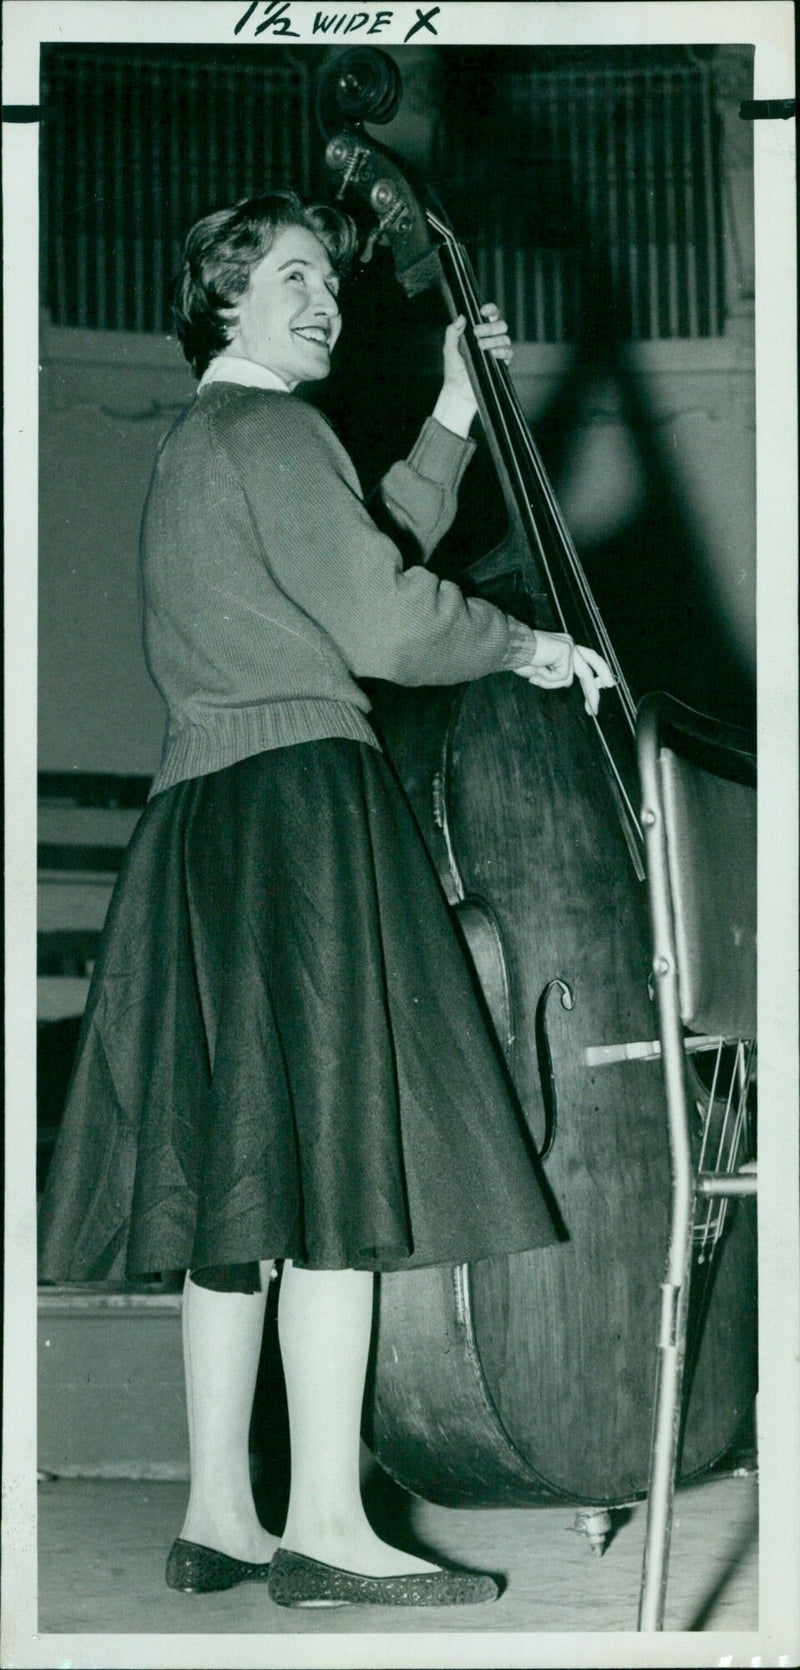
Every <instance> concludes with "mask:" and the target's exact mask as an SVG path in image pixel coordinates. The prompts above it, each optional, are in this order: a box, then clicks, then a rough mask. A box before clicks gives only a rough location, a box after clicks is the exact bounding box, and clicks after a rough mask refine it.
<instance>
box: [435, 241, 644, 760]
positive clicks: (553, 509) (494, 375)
mask: <svg viewBox="0 0 800 1670" xmlns="http://www.w3.org/2000/svg"><path fill="white" fill-rule="evenodd" d="M428 220H429V223H430V225H431V226H432V227H433V229H434V230H435V231H436V232H438V233H439V235H440V236H441V237H442V238H443V239H444V240H445V242H446V245H447V248H448V251H449V253H450V256H451V259H452V261H453V265H454V267H455V269H456V271H457V274H458V277H459V279H460V283H461V291H462V295H463V298H464V301H465V303H466V306H467V312H468V314H469V315H470V323H471V324H472V325H473V326H474V325H476V324H479V323H480V319H481V313H480V303H479V299H478V292H477V285H476V282H475V277H474V274H473V272H472V269H471V266H470V263H469V258H468V256H467V254H466V251H465V250H464V248H463V246H462V245H461V244H460V243H459V242H458V240H457V239H456V238H455V236H454V234H453V233H452V231H451V230H450V229H449V228H448V227H447V226H446V224H445V223H444V222H443V221H441V220H440V219H439V217H438V216H437V215H434V214H433V213H432V212H431V211H430V210H428ZM481 363H482V364H483V362H481ZM476 369H477V370H478V374H479V375H480V366H478V367H477V368H476ZM485 373H486V380H488V381H489V382H490V383H493V384H494V388H493V394H494V399H495V404H496V406H497V411H498V415H499V417H500V419H501V422H502V425H503V430H504V438H505V440H506V443H507V448H508V455H509V461H510V462H511V464H512V465H513V466H514V467H515V468H516V473H517V475H518V477H519V470H518V467H517V466H516V460H515V451H514V444H513V441H512V438H511V434H510V426H509V418H510V421H511V423H512V424H513V427H514V429H515V430H516V433H517V436H518V439H519V440H520V441H521V442H522V445H523V447H524V449H525V452H526V455H527V457H528V460H529V462H530V464H531V467H532V469H533V472H534V475H535V477H536V482H537V486H538V488H539V491H540V494H541V496H542V499H543V501H544V505H545V507H546V510H547V513H548V515H549V518H550V520H551V523H552V525H553V531H554V533H555V534H557V536H558V538H559V539H560V541H561V544H562V546H563V550H564V554H565V556H566V559H567V562H568V564H569V567H570V569H571V573H572V579H573V582H574V584H575V586H576V589H577V591H578V594H579V596H580V600H581V603H582V605H583V608H584V609H585V611H586V614H587V616H588V617H589V622H590V626H591V629H592V630H593V632H594V634H595V637H596V639H597V641H598V643H599V645H600V649H601V653H602V654H603V656H604V658H605V659H606V660H607V661H608V663H609V665H610V666H611V667H612V670H613V671H614V674H615V677H616V678H617V691H618V694H619V697H620V701H621V702H622V705H623V710H624V712H625V717H626V719H627V721H628V723H629V725H630V727H631V730H632V729H633V726H634V723H635V713H636V709H635V704H634V701H633V698H632V696H631V692H630V689H629V687H628V684H627V681H626V679H625V676H624V673H623V671H622V668H621V666H620V663H619V661H618V658H617V655H616V651H615V649H614V646H613V643H612V641H611V639H610V637H609V634H608V631H607V629H606V626H605V623H604V621H603V618H602V616H601V614H600V611H599V609H598V607H597V604H596V603H595V600H594V597H593V595H592V591H591V587H590V586H589V582H588V580H587V577H586V573H585V571H584V569H583V567H582V565H581V562H580V559H579V557H578V553H577V551H576V549H575V545H574V542H573V540H572V536H571V534H570V532H569V528H568V527H567V524H566V522H565V521H564V517H563V514H562V511H561V507H560V505H559V504H558V501H557V499H556V497H555V495H554V493H553V490H552V488H551V486H550V483H549V481H548V479H547V475H546V473H545V470H544V466H543V464H542V461H541V458H540V456H539V453H538V450H537V448H536V446H535V444H534V441H533V438H532V436H531V433H530V430H529V428H528V425H527V424H526V422H525V419H524V416H523V414H522V410H521V408H520V405H519V399H518V396H517V393H516V390H515V388H514V385H513V382H512V381H511V376H510V372H509V370H508V367H507V366H506V365H502V364H499V363H498V362H497V361H496V360H489V361H487V362H485ZM504 406H506V407H508V408H509V412H508V414H507V412H506V411H505V410H504ZM520 488H521V491H522V493H523V495H524V496H525V498H526V500H527V495H526V494H525V488H524V484H523V483H522V481H521V480H520ZM529 508H530V507H529ZM533 533H534V539H535V543H536V545H537V548H538V549H539V552H540V555H541V557H542V561H543V563H544V565H545V569H546V572H547V577H548V580H549V582H550V586H551V589H552V590H553V592H554V602H555V606H556V608H557V610H558V614H559V617H560V619H561V622H562V626H563V628H564V630H565V631H566V630H567V626H566V622H565V620H564V615H563V611H562V610H561V607H560V604H559V602H558V597H557V595H556V594H555V587H554V584H553V576H552V573H551V571H550V567H549V564H548V561H547V555H546V552H545V550H544V548H543V545H542V540H541V537H540V535H539V531H538V529H537V528H536V525H535V521H534V522H533Z"/></svg>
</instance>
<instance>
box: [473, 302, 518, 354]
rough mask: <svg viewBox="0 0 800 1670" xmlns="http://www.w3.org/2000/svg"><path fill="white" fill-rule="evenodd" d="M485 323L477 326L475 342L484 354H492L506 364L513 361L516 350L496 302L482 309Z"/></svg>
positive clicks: (489, 303) (475, 327) (486, 304)
mask: <svg viewBox="0 0 800 1670" xmlns="http://www.w3.org/2000/svg"><path fill="white" fill-rule="evenodd" d="M481 313H482V314H483V323H482V324H479V325H475V326H474V327H473V328H474V332H475V340H476V341H477V342H478V343H479V345H480V347H481V348H482V349H483V352H484V353H486V354H491V355H492V356H493V358H494V359H497V360H505V362H506V364H509V362H510V361H511V360H512V359H513V356H514V349H513V346H512V343H511V337H510V335H509V330H508V325H507V324H506V321H505V319H501V317H500V309H499V307H498V306H497V303H496V302H485V303H484V305H483V307H482V308H481Z"/></svg>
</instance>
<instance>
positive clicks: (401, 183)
mask: <svg viewBox="0 0 800 1670" xmlns="http://www.w3.org/2000/svg"><path fill="white" fill-rule="evenodd" d="M399 96H400V81H399V72H398V70H397V67H396V65H395V63H394V62H393V60H392V59H391V58H389V57H387V56H386V55H385V54H383V53H380V52H378V51H373V50H371V49H367V48H360V49H359V48H357V49H355V50H352V51H349V52H344V53H343V54H341V55H340V57H338V58H337V59H335V60H334V61H333V63H332V64H331V65H330V66H329V67H327V68H326V70H325V71H324V72H323V75H322V78H321V81H320V86H319V96H318V115H319V119H320V126H321V128H322V131H323V135H324V137H325V139H326V141H327V144H326V153H325V155H326V166H327V169H328V172H329V177H330V180H331V184H332V188H333V192H332V194H333V195H334V196H335V197H336V198H337V200H340V201H341V202H342V203H343V206H344V207H349V206H351V204H352V205H353V208H354V211H356V210H358V212H360V214H361V217H362V219H363V217H364V215H366V216H367V218H368V221H369V227H370V233H369V239H368V246H369V248H368V251H367V253H369V251H371V249H372V247H373V246H374V244H375V243H376V241H380V242H381V243H382V244H388V245H389V246H390V249H391V254H392V257H393V261H394V268H395V273H396V277H397V279H398V281H399V283H400V285H401V286H402V287H403V289H404V290H405V292H406V294H407V295H408V296H410V297H415V296H419V295H423V294H425V293H430V292H431V291H433V292H436V293H437V294H438V295H439V297H440V298H441V301H442V304H443V310H446V311H447V313H448V314H449V315H450V317H451V318H452V317H455V316H456V315H458V314H464V315H466V318H467V320H468V326H467V331H466V333H465V340H466V352H467V355H468V363H469V370H470V376H471V379H472V382H473V386H474V389H475V393H476V396H477V400H478V405H479V410H480V415H481V419H482V424H483V429H484V433H485V436H486V440H487V442H488V445H489V449H490V452H491V457H492V462H493V465H494V469H495V471H496V475H497V479H498V481H499V484H500V488H501V490H502V495H503V500H504V505H505V513H506V517H507V527H506V531H505V534H504V536H503V538H502V539H501V540H500V542H499V543H498V544H496V545H495V547H494V548H493V549H492V550H490V551H489V552H488V553H487V554H486V555H484V556H482V557H481V558H480V560H479V561H477V562H476V563H473V564H472V566H471V567H470V569H469V570H468V572H467V573H466V574H464V575H461V576H460V581H461V583H462V584H463V585H464V587H465V589H467V590H471V591H473V592H474V593H476V594H479V595H482V596H485V597H488V598H490V599H491V600H492V601H493V602H495V603H497V604H499V605H500V606H501V607H503V608H504V609H506V610H507V611H508V612H509V613H511V614H514V615H516V616H517V617H519V618H520V619H522V620H524V621H526V622H528V623H529V624H530V625H532V626H533V627H537V626H538V627H540V628H542V629H544V630H556V631H566V632H569V633H570V634H571V635H572V636H573V638H574V639H575V640H576V641H578V642H580V643H583V644H586V645H588V646H590V647H592V648H594V649H595V650H597V651H598V652H599V653H600V654H601V655H602V656H604V658H605V659H606V661H607V662H608V664H609V666H610V667H611V668H612V670H613V672H614V676H615V679H616V685H615V689H614V690H613V692H606V693H605V694H604V697H603V703H602V705H601V711H600V714H599V715H598V717H597V718H592V717H590V716H589V715H587V713H586V712H585V710H584V706H583V700H582V696H581V692H580V689H579V687H578V685H577V683H576V684H575V685H574V686H573V687H572V688H571V689H569V690H561V691H557V692H555V693H553V692H548V694H547V695H546V698H544V699H540V698H541V693H540V692H537V691H535V690H533V689H531V687H530V686H529V685H528V684H527V683H525V682H523V681H522V680H520V679H518V678H515V677H514V675H513V674H510V673H505V674H496V675H493V676H491V677H488V678H483V679H481V680H478V681H476V682H474V683H471V684H468V685H464V686H459V687H455V688H449V689H441V688H440V689H437V690H428V691H422V692H420V691H416V690H415V691H408V692H405V691H400V690H396V689H394V688H393V689H392V690H391V693H390V695H387V694H386V693H384V694H381V693H380V692H378V693H376V695H375V703H374V706H375V711H376V716H377V722H378V726H379V729H380V731H381V735H382V738H383V741H384V743H385V746H386V748H387V751H388V753H389V755H390V758H391V759H392V761H393V763H394V766H395V768H396V770H397V772H398V774H399V776H400V779H401V781H402V783H403V785H404V787H405V790H406V793H407V795H408V797H409V799H410V801H411V803H412V806H413V808H414V811H415V813H416V817H417V820H418V823H419V826H420V829H421V831H422V834H423V837H424V839H425V841H426V843H427V845H428V848H429V850H430V852H431V854H432V856H433V859H434V861H435V863H436V865H437V868H438V871H439V875H440V879H441V882H442V886H443V888H444V891H445V893H446V895H447V898H448V900H449V902H450V905H451V907H452V911H453V913H454V916H455V918H456V919H457V922H458V926H459V931H460V933H461V935H462V937H463V940H464V943H465V949H466V950H467V952H468V953H469V955H470V956H471V957H472V959H473V962H474V965H475V968H476V971H477V975H478V978H479V981H480V985H481V988H482V990H483V993H484V997H485V1002H486V1009H487V1019H488V1021H489V1022H490V1024H491V1025H493V1027H494V1030H495V1032H496V1035H497V1039H498V1042H499V1045H500V1047H501V1049H502V1051H503V1054H504V1057H505V1061H506V1064H507V1068H508V1073H509V1075H510V1079H511V1081H512V1084H513V1087H514V1090H515V1092H516V1096H517V1098H518V1101H519V1105H520V1107H521V1110H522V1112H523V1114H524V1118H525V1120H526V1123H527V1126H528V1129H529V1131H530V1133H531V1135H532V1137H533V1140H534V1142H535V1145H536V1148H537V1150H538V1154H539V1161H540V1166H541V1171H542V1175H543V1179H544V1186H545V1188H546V1191H547V1192H548V1194H549V1198H550V1201H551V1205H552V1207H553V1210H554V1215H555V1217H556V1220H557V1222H558V1223H559V1225H560V1229H561V1238H560V1240H559V1242H558V1244H556V1245H554V1246H552V1247H548V1248H545V1249H538V1250H536V1251H534V1252H530V1253H520V1254H516V1255H514V1256H512V1257H507V1256H504V1257H498V1258H489V1259H486V1260H481V1261H480V1262H478V1263H476V1264H473V1265H471V1266H467V1265H462V1266H456V1267H446V1268H436V1269H429V1270H415V1271H412V1272H405V1273H402V1272H401V1273H392V1274H384V1275H383V1276H382V1277H381V1278H380V1279H379V1283H378V1298H377V1317H376V1329H375V1339H374V1354H373V1361H372V1366H371V1372H370V1377H369V1382H368V1394H367V1400H366V1409H365V1437H366V1439H367V1442H368V1444H369V1445H370V1447H371V1449H372V1451H373V1453H374V1454H375V1456H376V1457H377V1459H378V1461H379V1462H380V1464H381V1466H382V1467H383V1468H384V1469H385V1470H386V1471H387V1472H388V1473H389V1474H390V1475H392V1476H393V1477H394V1478H395V1479H396V1480H397V1481H398V1482H399V1483H400V1484H401V1485H403V1486H404V1487H405V1488H407V1489H409V1490H411V1491H412V1492H414V1493H416V1494H418V1495H421V1496H423V1497H425V1498H427V1499H429V1500H431V1501H434V1502H439V1503H442V1504H445V1505H452V1506H467V1505H478V1504H520V1505H521V1504H531V1505H534V1504H538V1503H546V1502H548V1501H556V1500H561V1501H573V1502H575V1503H584V1504H585V1503H587V1502H590V1503H592V1504H594V1505H597V1506H598V1507H601V1506H609V1507H611V1506H615V1505H620V1504H622V1503H625V1502H630V1501H632V1500H634V1499H636V1498H637V1497H638V1496H640V1495H642V1494H643V1492H644V1491H645V1489H646V1486H647V1472H648V1459H649V1444H650V1434H651V1422H652V1388H653V1376H654V1355H655V1350H654V1348H655V1342H656V1334H657V1326H658V1314H659V1284H660V1281H661V1279H662V1275H663V1262H664V1255H665V1248H666V1233H667V1230H666V1226H667V1209H668V1188H669V1165H668V1153H667V1139H666V1120H665V1112H664V1102H663V1089H662V1082H661V1076H660V1069H659V1066H658V1062H657V1059H656V1054H655V1051H651V1052H650V1055H649V1056H648V1055H647V1053H646V1052H645V1053H644V1056H642V1052H641V1051H640V1050H639V1051H638V1057H639V1058H637V1047H638V1043H639V1042H640V1041H642V1040H645V1041H646V1040H652V1039H653V1037H654V1034H655V1030H656V1026H655V1021H654V1011H653V1002H652V985H651V980H652V974H651V968H650V949H649V931H648V923H647V907H646V899H645V893H644V887H643V875H644V871H643V862H642V837H641V829H640V825H639V818H638V791H637V787H636V771H635V753H634V746H633V736H634V721H635V703H634V699H633V696H632V694H631V691H630V689H629V688H628V685H627V683H626V679H625V676H624V671H623V668H622V667H621V665H620V663H619V660H618V658H617V655H616V654H615V651H614V646H613V644H612V643H611V640H610V637H609V634H608V632H607V631H606V628H605V626H604V623H603V620H602V618H601V615H600V612H599V610H598V608H597V606H596V603H595V600H594V598H593V596H592V592H591V589H590V586H589V583H588V580H587V577H586V575H585V573H584V571H583V569H582V566H581V563H580V561H579V558H578V554H577V552H576V549H575V546H574V544H573V541H572V539H571V537H570V534H569V530H568V528H567V526H566V524H565V521H564V518H563V516H562V514H561V511H560V508H559V506H558V503H557V501H556V498H555V495H554V493H553V490H552V488H551V486H550V483H549V481H548V479H547V475H546V473H545V470H544V467H543V464H542V461H541V458H540V455H539V452H538V450H537V447H536V445H535V443H534V440H533V437H532V436H531V434H530V431H529V428H528V425H527V423H526V422H525V418H524V415H523V412H522V410H521V407H520V403H519V400H518V398H517V395H516V392H515V389H514V385H513V382H512V380H511V377H510V375H509V372H508V367H507V366H505V365H503V364H501V363H499V362H497V361H495V360H493V359H491V358H487V357H485V356H483V355H481V353H480V351H479V350H478V349H477V348H476V347H475V345H474V338H471V333H470V326H474V325H475V324H476V323H477V322H478V321H479V319H480V312H479V309H480V297H479V295H478V291H477V286H476V282H475V279H474V275H473V272H472V269H471V265H470V262H469V257H468V254H467V251H466V249H465V247H464V245H463V244H462V243H461V242H460V241H459V239H458V237H457V236H456V234H455V232H454V230H453V228H452V227H451V225H450V224H449V221H448V219H447V216H446V214H445V212H444V210H443V209H442V208H441V206H440V205H439V203H438V201H437V200H436V199H435V198H434V196H433V194H432V192H430V190H429V188H427V187H426V186H424V185H423V186H420V185H418V184H417V183H415V185H414V186H412V184H411V182H410V180H409V178H408V172H407V170H406V169H404V168H403V167H402V166H401V165H400V163H399V161H398V159H397V158H396V157H395V156H393V155H392V154H391V152H389V151H388V150H387V149H386V148H385V147H383V146H381V145H379V144H378V143H377V142H376V140H375V139H374V137H373V136H372V135H371V133H369V132H368V131H367V129H366V128H365V126H364V123H365V122H367V121H368V122H369V123H370V125H371V126H374V125H380V124H381V123H384V122H386V121H388V120H389V119H390V118H391V116H392V115H393V113H394V111H395V110H396V108H397V104H398V99H399ZM698 1088H699V1089H702V1086H701V1085H700V1084H699V1085H698ZM710 1117H712V1118H713V1100H712V1113H711V1116H710ZM707 1136H708V1133H707V1132H706V1137H707ZM701 1137H702V1133H701V1132H698V1141H699V1140H701ZM715 1241H716V1244H715V1250H714V1257H713V1259H710V1258H708V1257H706V1258H705V1269H704V1271H703V1272H702V1280H700V1281H698V1280H695V1282H694V1284H693V1290H694V1292H695V1293H696V1295H698V1296H699V1298H698V1303H697V1315H696V1317H695V1319H694V1326H693V1338H692V1345H691V1350H690V1359H689V1369H688V1373H687V1381H686V1384H687V1400H686V1402H687V1406H686V1410H685V1425H684V1436H683V1445H682V1457H681V1476H682V1478H683V1479H684V1480H685V1479H687V1478H690V1477H692V1476H694V1475H697V1474H699V1473H701V1472H702V1471H704V1470H705V1469H707V1468H708V1467H709V1466H710V1465H711V1464H712V1463H713V1462H715V1461H716V1460H717V1459H718V1458H720V1457H721V1456H722V1455H724V1453H725V1452H726V1451H727V1450H729V1449H730V1447H731V1445H732V1444H733V1443H734V1441H735V1440H736V1438H737V1435H738V1434H739V1433H740V1431H741V1430H742V1428H743V1426H744V1425H745V1424H746V1422H747V1420H748V1418H749V1416H750V1414H751V1411H752V1405H753V1399H754V1393H755V1374H756V1364H755V1327H754V1317H753V1307H752V1296H753V1294H754V1292H755V1247H754V1222H753V1216H752V1208H751V1205H750V1203H747V1202H740V1203H738V1204H737V1206H736V1207H735V1208H734V1209H733V1210H732V1211H731V1212H729V1213H728V1214H727V1217H726V1220H725V1223H724V1226H723V1227H722V1228H721V1229H720V1230H719V1233H717V1234H716V1237H715Z"/></svg>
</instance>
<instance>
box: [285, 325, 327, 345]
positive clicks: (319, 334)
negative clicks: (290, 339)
mask: <svg viewBox="0 0 800 1670" xmlns="http://www.w3.org/2000/svg"><path fill="white" fill-rule="evenodd" d="M294 335H295V336H300V337H302V339H303V341H304V342H314V343H316V344H317V346H318V347H320V348H327V349H330V345H331V339H330V333H329V332H328V331H326V330H325V329H324V327H323V326H322V325H295V327H294Z"/></svg>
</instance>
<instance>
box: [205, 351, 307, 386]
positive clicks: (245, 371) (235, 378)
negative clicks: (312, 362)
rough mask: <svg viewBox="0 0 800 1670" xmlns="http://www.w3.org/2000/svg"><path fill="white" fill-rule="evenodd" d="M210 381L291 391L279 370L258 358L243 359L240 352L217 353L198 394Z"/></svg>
mask: <svg viewBox="0 0 800 1670" xmlns="http://www.w3.org/2000/svg"><path fill="white" fill-rule="evenodd" d="M208 383H243V384H244V386H245V387H246V388H258V389H278V390H279V391H280V393H281V394H289V393H290V392H291V391H290V389H289V388H288V387H287V385H286V383H285V382H284V381H283V378H282V377H279V376H278V373H277V371H270V370H269V369H268V368H267V366H266V365H259V364H258V363H257V361H256V360H246V359H242V358H241V357H240V356H239V355H238V354H217V356H216V359H213V360H212V361H211V364H210V365H209V367H208V369H207V370H206V371H204V372H203V375H202V377H201V378H200V381H199V383H198V385H197V392H198V394H199V393H200V390H201V389H204V388H205V387H206V386H207V384H208Z"/></svg>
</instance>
